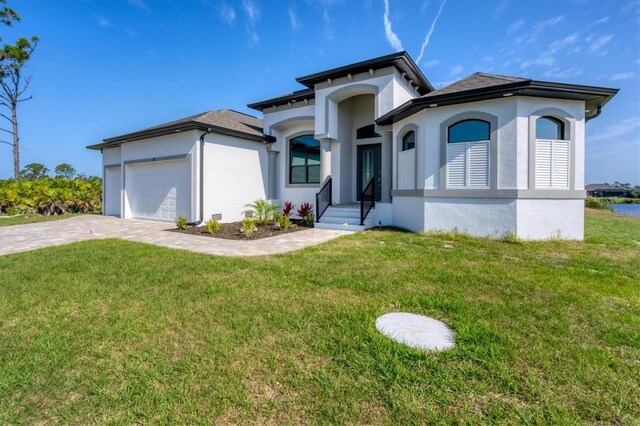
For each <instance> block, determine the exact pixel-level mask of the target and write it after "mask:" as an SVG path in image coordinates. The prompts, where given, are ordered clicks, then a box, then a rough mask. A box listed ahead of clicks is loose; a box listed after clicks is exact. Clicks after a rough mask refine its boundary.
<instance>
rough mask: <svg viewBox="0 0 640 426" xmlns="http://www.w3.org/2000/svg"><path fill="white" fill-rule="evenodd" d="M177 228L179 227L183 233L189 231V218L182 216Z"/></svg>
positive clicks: (177, 222)
mask: <svg viewBox="0 0 640 426" xmlns="http://www.w3.org/2000/svg"><path fill="white" fill-rule="evenodd" d="M176 226H177V227H178V229H181V230H183V231H184V230H185V229H187V217H186V216H184V215H181V216H180V217H179V218H178V220H177V221H176Z"/></svg>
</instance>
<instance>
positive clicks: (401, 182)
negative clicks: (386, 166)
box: [398, 149, 416, 189]
mask: <svg viewBox="0 0 640 426" xmlns="http://www.w3.org/2000/svg"><path fill="white" fill-rule="evenodd" d="M415 153H416V150H415V149H409V150H407V151H401V152H399V153H398V189H414V188H415V181H416V179H415V177H416V154H415Z"/></svg>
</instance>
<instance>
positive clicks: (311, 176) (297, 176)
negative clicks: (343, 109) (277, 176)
mask: <svg viewBox="0 0 640 426" xmlns="http://www.w3.org/2000/svg"><path fill="white" fill-rule="evenodd" d="M289 183H293V184H296V183H301V184H302V183H320V141H319V140H317V139H314V137H313V135H301V136H297V137H295V138H292V139H290V140H289Z"/></svg>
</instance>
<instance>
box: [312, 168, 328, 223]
mask: <svg viewBox="0 0 640 426" xmlns="http://www.w3.org/2000/svg"><path fill="white" fill-rule="evenodd" d="M331 193H332V184H331V176H327V179H326V180H325V182H324V185H322V188H320V191H318V193H317V194H316V222H318V221H319V220H320V218H321V217H322V215H323V214H324V212H325V211H326V210H327V209H328V208H329V206H331V205H332V203H331V199H332V194H331Z"/></svg>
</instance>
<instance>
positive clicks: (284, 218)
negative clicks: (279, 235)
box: [278, 215, 291, 230]
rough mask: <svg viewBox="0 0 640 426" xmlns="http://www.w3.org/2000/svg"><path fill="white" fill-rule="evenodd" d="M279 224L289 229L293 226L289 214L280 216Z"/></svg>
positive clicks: (282, 227)
mask: <svg viewBox="0 0 640 426" xmlns="http://www.w3.org/2000/svg"><path fill="white" fill-rule="evenodd" d="M278 225H280V229H285V230H286V229H289V228H291V219H289V216H285V215H282V216H280V217H279V218H278Z"/></svg>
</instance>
